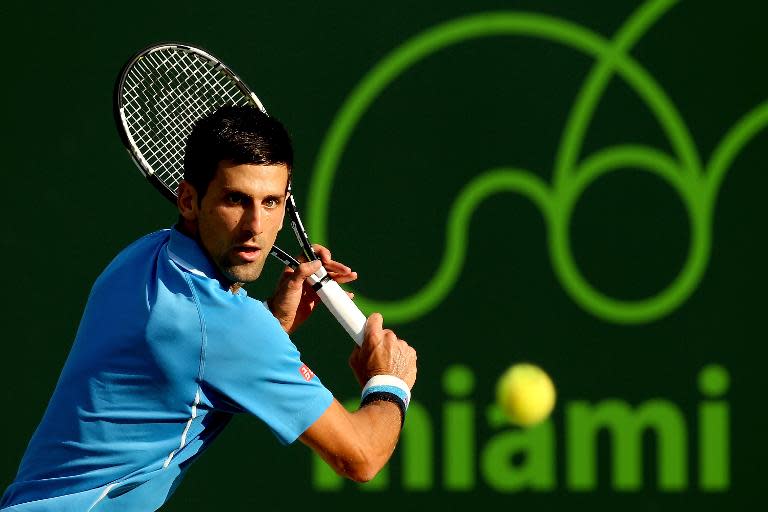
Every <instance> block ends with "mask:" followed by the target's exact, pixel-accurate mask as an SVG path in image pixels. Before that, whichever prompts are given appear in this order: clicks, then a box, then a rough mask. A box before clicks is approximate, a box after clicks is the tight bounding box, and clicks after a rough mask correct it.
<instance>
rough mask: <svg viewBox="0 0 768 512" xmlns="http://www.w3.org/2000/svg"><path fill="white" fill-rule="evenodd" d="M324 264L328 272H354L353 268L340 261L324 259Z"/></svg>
mask: <svg viewBox="0 0 768 512" xmlns="http://www.w3.org/2000/svg"><path fill="white" fill-rule="evenodd" d="M323 266H324V267H325V269H326V270H327V271H328V272H339V273H342V274H348V273H349V272H352V269H351V268H349V267H348V266H347V265H345V264H343V263H340V262H338V261H333V260H331V261H323Z"/></svg>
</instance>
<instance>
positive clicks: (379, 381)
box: [362, 375, 411, 409]
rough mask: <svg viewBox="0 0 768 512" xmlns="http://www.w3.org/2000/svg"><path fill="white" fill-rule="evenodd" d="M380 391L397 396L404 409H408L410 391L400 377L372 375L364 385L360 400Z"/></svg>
mask: <svg viewBox="0 0 768 512" xmlns="http://www.w3.org/2000/svg"><path fill="white" fill-rule="evenodd" d="M380 391H383V392H388V393H394V394H395V395H397V396H399V397H400V398H401V399H402V400H403V402H404V403H405V408H406V409H407V408H408V404H409V403H410V401H411V390H410V388H409V387H408V384H406V383H405V381H404V380H403V379H401V378H400V377H395V376H394V375H374V376H373V377H371V378H370V379H368V382H366V383H365V387H363V392H362V398H365V397H366V395H369V394H371V393H375V392H380Z"/></svg>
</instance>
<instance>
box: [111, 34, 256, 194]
mask: <svg viewBox="0 0 768 512" xmlns="http://www.w3.org/2000/svg"><path fill="white" fill-rule="evenodd" d="M169 50H174V51H180V52H184V53H190V54H194V55H195V56H197V57H198V58H202V59H203V60H205V61H207V62H208V64H210V66H211V69H212V70H213V71H216V72H220V73H222V74H223V75H225V76H226V77H227V79H229V81H230V82H231V83H232V84H233V85H234V86H235V87H237V89H238V90H239V91H240V92H241V93H242V95H243V97H244V98H246V99H247V100H248V101H250V102H251V103H252V104H253V105H254V106H256V107H258V108H259V109H260V110H261V111H262V112H264V113H265V114H266V113H267V110H266V109H265V108H264V104H263V103H262V102H261V100H259V98H258V96H256V94H255V93H254V92H253V91H251V90H250V89H249V88H248V86H247V85H246V84H245V82H244V81H243V80H242V79H241V78H240V77H239V76H237V74H236V73H235V72H234V71H232V70H231V69H230V68H229V67H228V66H227V65H226V64H224V63H223V62H222V61H221V59H219V58H217V57H215V56H214V55H212V54H211V53H209V52H207V51H205V50H202V49H200V48H197V47H195V46H192V45H189V44H185V43H179V42H162V43H155V44H152V45H150V46H147V47H146V48H143V49H142V50H139V51H138V52H136V53H135V54H134V55H133V56H131V58H130V59H128V61H127V62H126V63H125V64H124V65H123V67H122V69H121V70H120V73H119V74H118V78H117V80H116V81H115V88H114V92H113V96H112V97H113V109H112V112H113V115H114V118H115V126H117V128H118V130H117V131H118V133H119V135H120V140H121V141H122V143H123V146H125V148H126V150H127V151H128V153H129V154H130V156H131V160H132V161H133V163H134V164H136V167H137V168H138V169H139V171H140V172H141V173H142V175H144V177H145V178H147V180H149V182H150V183H152V185H153V186H154V187H155V188H156V189H157V190H158V191H160V193H161V194H163V196H164V197H165V198H166V199H168V200H169V201H171V202H172V203H174V204H175V203H176V190H174V189H172V188H171V187H170V186H169V185H168V183H166V182H164V181H163V180H162V179H160V178H159V177H158V175H157V172H156V170H155V169H153V168H152V165H151V164H150V163H149V162H148V161H147V159H146V158H145V157H144V155H143V154H142V152H141V150H140V149H139V147H138V144H137V143H136V141H135V139H134V137H133V134H132V133H131V131H132V130H131V128H130V123H129V122H128V119H127V117H126V114H125V108H126V99H125V96H124V94H123V92H124V91H125V87H126V80H127V79H128V77H129V75H130V72H131V70H133V69H134V67H135V66H136V65H137V64H138V63H139V62H141V61H142V59H146V58H147V57H148V56H150V55H152V54H155V53H159V52H164V51H169ZM176 185H178V183H176Z"/></svg>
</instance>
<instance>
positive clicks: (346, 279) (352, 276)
mask: <svg viewBox="0 0 768 512" xmlns="http://www.w3.org/2000/svg"><path fill="white" fill-rule="evenodd" d="M328 274H329V275H330V276H331V279H333V280H334V281H336V282H337V283H339V284H344V283H351V282H352V281H355V280H357V272H350V273H348V274H339V273H338V272H329V273H328Z"/></svg>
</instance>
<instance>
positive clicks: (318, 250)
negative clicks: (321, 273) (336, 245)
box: [312, 244, 331, 264]
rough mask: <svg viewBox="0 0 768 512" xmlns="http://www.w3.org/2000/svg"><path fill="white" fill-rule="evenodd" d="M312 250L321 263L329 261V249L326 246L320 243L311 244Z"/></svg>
mask: <svg viewBox="0 0 768 512" xmlns="http://www.w3.org/2000/svg"><path fill="white" fill-rule="evenodd" d="M312 250H313V251H315V254H317V256H318V257H319V258H320V261H322V262H323V263H326V264H327V263H330V262H331V251H329V250H328V248H326V247H323V246H322V245H320V244H312Z"/></svg>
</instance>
